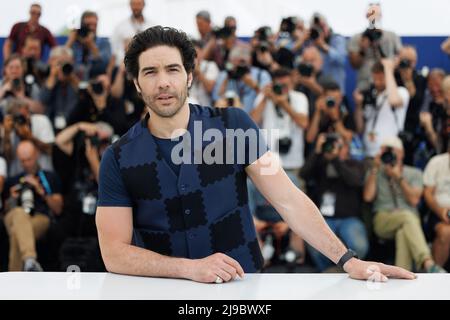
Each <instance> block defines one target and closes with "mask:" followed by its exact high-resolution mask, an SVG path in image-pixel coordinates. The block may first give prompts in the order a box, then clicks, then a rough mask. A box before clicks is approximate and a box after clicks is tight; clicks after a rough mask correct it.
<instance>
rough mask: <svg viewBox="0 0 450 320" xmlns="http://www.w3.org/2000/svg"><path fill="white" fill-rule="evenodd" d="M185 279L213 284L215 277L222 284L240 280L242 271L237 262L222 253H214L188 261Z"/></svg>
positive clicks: (242, 274)
mask: <svg viewBox="0 0 450 320" xmlns="http://www.w3.org/2000/svg"><path fill="white" fill-rule="evenodd" d="M189 264H190V265H189V271H188V274H187V278H188V279H190V280H194V281H197V282H205V283H213V282H215V281H216V279H217V277H220V278H221V279H222V280H223V281H224V282H228V281H230V280H234V279H235V278H236V276H239V277H240V278H242V277H243V276H244V270H243V269H242V267H241V266H240V264H239V262H237V261H236V260H234V259H233V258H230V257H229V256H227V255H225V254H223V253H215V254H213V255H210V256H208V257H206V258H203V259H196V260H190V262H189Z"/></svg>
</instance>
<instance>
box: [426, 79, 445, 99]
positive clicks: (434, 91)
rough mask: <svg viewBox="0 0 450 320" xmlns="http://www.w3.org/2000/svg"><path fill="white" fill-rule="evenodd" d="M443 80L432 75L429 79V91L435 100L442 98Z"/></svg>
mask: <svg viewBox="0 0 450 320" xmlns="http://www.w3.org/2000/svg"><path fill="white" fill-rule="evenodd" d="M442 80H443V78H442V77H441V76H438V75H430V76H429V77H428V90H429V91H430V94H431V96H432V97H433V99H437V98H440V97H442Z"/></svg>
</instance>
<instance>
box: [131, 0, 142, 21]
mask: <svg viewBox="0 0 450 320" xmlns="http://www.w3.org/2000/svg"><path fill="white" fill-rule="evenodd" d="M144 7H145V1H144V0H131V1H130V8H131V12H132V13H133V17H136V18H139V17H141V16H142V11H143V10H144Z"/></svg>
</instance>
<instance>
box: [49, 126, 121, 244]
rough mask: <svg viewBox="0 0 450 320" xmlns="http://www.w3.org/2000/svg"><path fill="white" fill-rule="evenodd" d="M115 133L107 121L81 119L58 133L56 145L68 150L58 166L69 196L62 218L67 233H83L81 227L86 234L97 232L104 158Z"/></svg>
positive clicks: (65, 191)
mask: <svg viewBox="0 0 450 320" xmlns="http://www.w3.org/2000/svg"><path fill="white" fill-rule="evenodd" d="M113 133H114V131H113V129H112V127H111V126H110V125H108V124H107V123H104V122H98V123H87V122H78V123H76V124H73V125H71V126H69V127H67V128H66V129H64V130H63V131H61V132H60V133H59V134H58V135H57V136H56V146H57V147H58V148H59V149H60V150H61V151H62V152H63V154H64V156H63V157H62V160H63V161H59V165H58V166H57V167H56V170H57V171H58V172H61V177H62V179H63V182H64V186H66V188H65V190H64V194H65V195H67V199H68V200H67V204H68V206H67V208H66V212H67V215H66V217H65V218H64V219H63V220H62V221H61V222H60V226H61V228H62V229H63V230H64V236H77V235H78V236H80V234H77V232H80V231H81V232H82V233H83V235H89V236H92V235H95V222H94V213H95V208H96V202H97V201H96V198H97V189H98V175H99V168H100V158H101V156H102V154H103V152H104V151H105V149H106V147H108V146H109V145H110V144H111V142H112V138H113ZM80 213H82V215H81V214H80ZM80 225H81V227H80ZM78 228H81V230H79V229H78Z"/></svg>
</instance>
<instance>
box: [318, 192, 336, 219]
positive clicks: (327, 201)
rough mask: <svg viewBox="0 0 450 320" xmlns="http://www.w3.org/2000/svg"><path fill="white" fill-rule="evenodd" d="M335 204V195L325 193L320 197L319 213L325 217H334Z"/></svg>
mask: <svg viewBox="0 0 450 320" xmlns="http://www.w3.org/2000/svg"><path fill="white" fill-rule="evenodd" d="M335 204H336V195H335V194H334V193H331V192H325V193H324V194H323V196H322V204H321V205H320V212H322V215H323V216H325V217H332V216H334V208H335Z"/></svg>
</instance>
